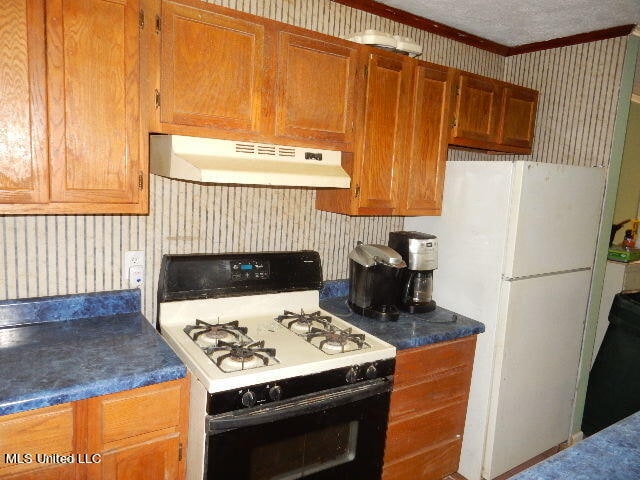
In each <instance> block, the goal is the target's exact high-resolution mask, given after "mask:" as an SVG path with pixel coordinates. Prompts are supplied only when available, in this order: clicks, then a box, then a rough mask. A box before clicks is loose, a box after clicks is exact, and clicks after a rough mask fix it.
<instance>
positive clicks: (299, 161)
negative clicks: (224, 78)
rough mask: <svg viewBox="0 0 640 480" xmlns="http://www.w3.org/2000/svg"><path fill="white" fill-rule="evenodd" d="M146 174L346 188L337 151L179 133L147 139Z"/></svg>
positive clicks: (248, 183) (247, 183)
mask: <svg viewBox="0 0 640 480" xmlns="http://www.w3.org/2000/svg"><path fill="white" fill-rule="evenodd" d="M149 153H150V155H149V156H150V160H151V173H154V174H156V175H161V176H163V177H169V178H176V179H181V180H191V181H195V182H203V183H230V184H246V185H281V186H295V187H331V188H349V186H350V184H351V178H350V177H349V175H348V174H347V172H345V171H344V169H343V168H342V165H341V158H342V155H341V152H337V151H333V150H321V149H316V148H302V147H287V146H282V145H271V144H262V143H250V142H234V141H230V140H216V139H211V138H198V137H185V136H180V135H156V134H153V135H151V136H150V152H149Z"/></svg>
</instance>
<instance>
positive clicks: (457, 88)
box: [456, 87, 460, 96]
mask: <svg viewBox="0 0 640 480" xmlns="http://www.w3.org/2000/svg"><path fill="white" fill-rule="evenodd" d="M456 95H457V96H460V87H456Z"/></svg>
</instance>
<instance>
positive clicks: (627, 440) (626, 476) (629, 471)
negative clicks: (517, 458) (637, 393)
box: [511, 412, 640, 480]
mask: <svg viewBox="0 0 640 480" xmlns="http://www.w3.org/2000/svg"><path fill="white" fill-rule="evenodd" d="M639 478H640V412H638V413H634V414H633V415H631V416H629V417H627V418H625V419H624V420H620V421H619V422H618V423H615V424H613V425H611V426H610V427H608V428H605V429H604V430H602V431H600V432H598V433H596V434H594V435H592V436H590V437H588V438H586V439H584V440H583V441H581V442H579V443H576V444H575V445H573V446H571V447H569V448H567V449H566V450H563V451H561V452H559V453H557V454H556V455H554V456H553V457H549V458H548V459H546V460H544V461H542V462H540V463H538V464H536V465H534V466H533V467H531V468H529V469H527V470H525V471H524V472H521V473H519V474H518V475H515V476H514V477H512V478H511V480H559V479H570V480H633V479H639Z"/></svg>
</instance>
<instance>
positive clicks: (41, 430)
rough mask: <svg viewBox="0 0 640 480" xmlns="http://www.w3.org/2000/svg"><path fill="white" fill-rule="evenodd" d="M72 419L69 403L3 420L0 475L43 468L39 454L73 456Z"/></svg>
mask: <svg viewBox="0 0 640 480" xmlns="http://www.w3.org/2000/svg"><path fill="white" fill-rule="evenodd" d="M73 417H74V408H73V405H72V404H70V403H65V404H63V405H56V406H54V407H47V408H42V409H38V410H33V411H29V412H21V413H16V414H12V415H7V416H5V417H0V453H1V454H2V455H0V476H4V475H8V474H9V473H14V472H22V471H25V470H33V469H37V468H42V466H43V465H42V462H43V460H44V459H41V460H40V461H39V460H38V458H37V457H36V454H38V455H42V454H52V453H57V454H59V455H68V454H70V453H72V452H73V451H74V443H73V438H74V436H73V423H74V422H73ZM7 455H13V456H12V457H8V456H7ZM19 462H21V463H19ZM28 462H30V463H28Z"/></svg>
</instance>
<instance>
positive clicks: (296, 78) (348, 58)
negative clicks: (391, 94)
mask: <svg viewBox="0 0 640 480" xmlns="http://www.w3.org/2000/svg"><path fill="white" fill-rule="evenodd" d="M277 56H278V58H277V65H278V67H277V83H276V109H275V110H276V132H275V133H276V136H281V137H292V138H300V139H315V140H319V141H327V142H329V143H330V144H331V146H332V147H333V148H337V147H340V146H341V145H342V148H341V149H344V147H345V146H346V147H347V148H349V149H350V147H349V146H350V144H351V142H352V141H353V128H354V115H355V108H354V107H355V80H356V66H357V61H358V48H357V46H356V45H353V44H351V43H350V42H343V41H341V40H340V39H337V38H332V37H325V36H321V35H319V34H315V35H313V36H311V35H309V34H306V33H305V34H303V33H302V32H299V31H297V30H295V31H280V32H279V33H278V45H277Z"/></svg>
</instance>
